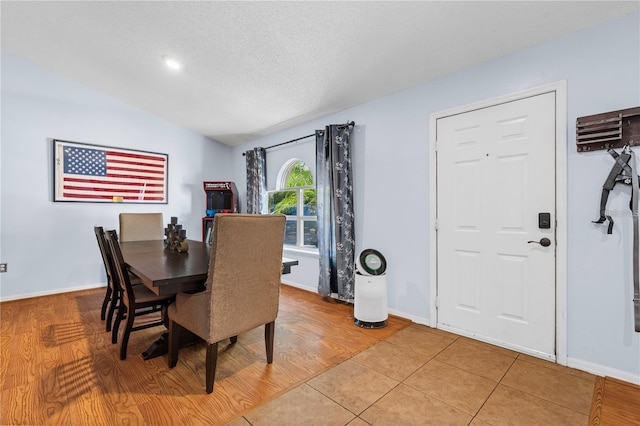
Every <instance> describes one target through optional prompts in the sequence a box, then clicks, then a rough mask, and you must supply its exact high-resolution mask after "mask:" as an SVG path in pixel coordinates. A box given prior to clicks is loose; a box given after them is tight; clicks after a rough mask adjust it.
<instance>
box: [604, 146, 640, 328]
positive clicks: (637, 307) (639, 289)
mask: <svg viewBox="0 0 640 426" xmlns="http://www.w3.org/2000/svg"><path fill="white" fill-rule="evenodd" d="M607 152H608V153H609V154H610V155H611V156H612V157H613V158H615V160H616V162H615V164H614V165H613V167H612V168H611V171H610V172H609V176H607V180H606V181H605V182H604V185H602V196H601V197H600V219H598V220H596V221H593V223H604V221H605V220H608V221H609V226H608V228H607V234H611V233H612V231H613V219H612V218H611V216H609V215H607V214H606V208H607V200H608V199H609V192H611V190H612V189H613V187H614V186H615V185H616V183H619V182H621V183H624V184H625V185H631V201H630V203H629V208H630V209H631V215H632V217H633V311H634V318H635V330H636V331H637V332H639V333H640V263H639V262H640V224H639V223H638V198H639V197H640V180H639V177H638V172H637V170H636V158H635V155H634V153H633V151H631V149H630V148H629V147H628V146H626V145H625V146H624V147H623V148H622V152H621V153H620V154H618V153H617V152H616V151H615V150H613V149H608V150H607ZM629 163H631V164H629Z"/></svg>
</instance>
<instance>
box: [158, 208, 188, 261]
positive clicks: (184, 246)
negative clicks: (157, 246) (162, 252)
mask: <svg viewBox="0 0 640 426" xmlns="http://www.w3.org/2000/svg"><path fill="white" fill-rule="evenodd" d="M164 235H165V237H166V239H165V240H164V247H165V248H166V249H169V250H173V251H177V252H178V253H186V252H187V251H189V244H188V243H187V241H186V239H187V230H186V229H182V225H179V224H178V218H177V217H171V223H169V224H167V227H166V228H164Z"/></svg>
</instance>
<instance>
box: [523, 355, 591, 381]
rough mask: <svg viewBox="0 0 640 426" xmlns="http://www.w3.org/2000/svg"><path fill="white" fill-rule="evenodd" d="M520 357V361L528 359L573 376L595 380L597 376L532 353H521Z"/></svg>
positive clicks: (533, 362)
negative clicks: (534, 355)
mask: <svg viewBox="0 0 640 426" xmlns="http://www.w3.org/2000/svg"><path fill="white" fill-rule="evenodd" d="M518 359H519V360H520V361H527V362H530V363H532V364H536V365H539V366H541V367H547V368H551V369H552V370H556V371H560V372H562V373H567V374H571V375H572V376H576V377H580V378H582V379H586V380H595V379H596V376H595V375H593V374H591V373H587V372H586V371H580V370H576V369H575V368H569V367H565V366H564V365H560V364H556V363H554V362H551V361H547V360H546V359H541V358H536V357H533V356H531V355H525V354H520V355H518Z"/></svg>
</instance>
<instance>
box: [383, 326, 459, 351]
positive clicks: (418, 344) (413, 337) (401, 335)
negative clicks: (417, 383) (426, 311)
mask: <svg viewBox="0 0 640 426" xmlns="http://www.w3.org/2000/svg"><path fill="white" fill-rule="evenodd" d="M429 330H431V329H430V328H429V327H426V326H423V325H416V324H412V325H410V326H409V327H406V328H404V329H402V330H400V331H398V332H397V333H396V334H394V335H393V336H391V337H389V338H387V339H386V341H387V342H389V343H393V344H394V345H398V346H401V347H403V348H406V349H411V350H412V351H415V352H420V353H421V354H424V355H427V356H429V357H430V358H432V357H434V356H436V355H437V354H438V353H439V352H440V351H442V350H443V349H444V348H446V347H447V346H449V345H450V344H451V343H452V342H453V341H454V340H455V339H453V338H450V337H446V336H443V335H441V334H440V333H437V332H436V333H434V332H431V331H429Z"/></svg>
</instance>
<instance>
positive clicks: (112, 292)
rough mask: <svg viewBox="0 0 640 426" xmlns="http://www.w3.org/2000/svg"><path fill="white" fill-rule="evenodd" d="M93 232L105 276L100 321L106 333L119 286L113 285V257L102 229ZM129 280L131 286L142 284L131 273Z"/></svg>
mask: <svg viewBox="0 0 640 426" xmlns="http://www.w3.org/2000/svg"><path fill="white" fill-rule="evenodd" d="M93 232H94V233H95V234H96V239H97V240H98V247H99V248H100V255H101V256H102V263H103V264H104V271H105V273H106V275H107V289H106V291H105V294H104V300H103V301H102V308H101V309H100V319H101V320H103V321H104V320H106V331H111V326H112V325H113V314H114V313H115V311H116V309H117V308H118V305H119V304H120V298H121V292H120V289H119V286H117V285H116V284H115V283H116V281H115V279H114V273H113V256H112V255H111V250H110V249H109V246H108V245H107V240H106V239H105V234H104V228H103V227H102V226H94V227H93ZM129 279H130V280H131V285H133V286H136V285H141V284H142V282H141V281H140V278H138V277H136V276H135V275H133V274H132V273H129ZM114 343H115V342H114Z"/></svg>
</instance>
